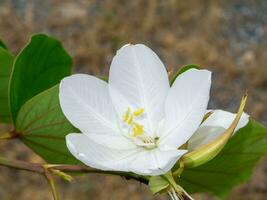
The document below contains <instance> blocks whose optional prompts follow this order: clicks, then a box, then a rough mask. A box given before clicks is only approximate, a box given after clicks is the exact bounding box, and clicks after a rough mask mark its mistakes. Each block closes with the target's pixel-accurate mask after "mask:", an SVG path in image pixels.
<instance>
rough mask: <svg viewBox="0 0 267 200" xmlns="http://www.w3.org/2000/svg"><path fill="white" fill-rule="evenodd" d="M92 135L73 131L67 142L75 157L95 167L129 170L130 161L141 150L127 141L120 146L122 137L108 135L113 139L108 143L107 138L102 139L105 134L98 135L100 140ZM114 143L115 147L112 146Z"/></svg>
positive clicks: (67, 137)
mask: <svg viewBox="0 0 267 200" xmlns="http://www.w3.org/2000/svg"><path fill="white" fill-rule="evenodd" d="M90 135H91V134H76V133H72V134H69V135H67V136H66V143H67V147H68V149H69V151H70V152H71V153H72V154H73V156H74V157H76V158H77V159H78V160H80V161H82V162H83V163H84V164H86V165H88V166H90V167H93V168H97V169H101V170H113V171H129V165H130V163H131V162H132V160H134V159H135V156H136V154H137V153H138V152H140V151H141V149H139V148H137V147H136V146H135V145H133V144H131V143H130V142H129V143H127V142H126V141H124V142H125V143H124V142H123V143H122V145H123V146H119V143H120V141H121V140H122V138H121V137H120V138H110V137H108V138H107V139H111V142H110V144H109V145H107V143H106V142H107V140H104V139H103V140H101V139H100V137H104V135H102V136H101V135H99V136H98V139H100V140H99V142H96V138H94V137H90ZM116 140H117V141H116ZM112 144H113V145H114V148H113V146H111V145H112ZM127 144H129V147H128V148H126V146H127Z"/></svg>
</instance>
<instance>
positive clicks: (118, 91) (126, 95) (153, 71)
mask: <svg viewBox="0 0 267 200" xmlns="http://www.w3.org/2000/svg"><path fill="white" fill-rule="evenodd" d="M109 86H110V87H109V89H110V95H111V98H112V100H113V103H114V105H115V108H116V110H117V111H118V114H119V116H122V115H123V113H124V112H125V111H126V110H127V108H128V107H131V108H132V109H138V108H144V109H145V113H146V116H147V119H148V120H147V123H146V126H147V128H148V129H149V131H150V132H154V130H155V128H156V127H157V124H158V122H159V121H160V120H161V119H162V118H163V116H164V101H165V98H166V95H167V93H168V91H169V87H170V86H169V81H168V75H167V71H166V69H165V67H164V65H163V64H162V62H161V60H160V59H159V57H158V56H157V55H156V54H155V53H154V52H153V51H152V50H151V49H149V48H148V47H146V46H145V45H142V44H137V45H125V46H124V47H122V48H121V49H119V50H118V51H117V54H116V56H115V57H114V58H113V60H112V63H111V68H110V73H109Z"/></svg>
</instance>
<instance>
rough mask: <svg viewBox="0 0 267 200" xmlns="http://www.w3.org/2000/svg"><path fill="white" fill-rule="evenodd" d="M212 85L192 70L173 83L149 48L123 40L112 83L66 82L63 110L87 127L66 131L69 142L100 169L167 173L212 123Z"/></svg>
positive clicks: (206, 75) (86, 78) (85, 78)
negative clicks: (209, 109) (77, 131)
mask: <svg viewBox="0 0 267 200" xmlns="http://www.w3.org/2000/svg"><path fill="white" fill-rule="evenodd" d="M210 85H211V72H209V71H207V70H196V69H191V70H188V71H187V72H185V73H183V74H181V75H180V76H179V77H178V78H176V80H175V82H174V84H173V86H172V87H171V88H170V85H169V80H168V75H167V72H166V69H165V67H164V65H163V64H162V62H161V60H160V59H159V57H158V56H157V55H156V54H155V53H154V52H153V51H152V50H151V49H149V48H148V47H146V46H144V45H142V44H137V45H125V46H124V47H122V48H121V49H120V50H118V52H117V54H116V56H115V57H114V58H113V60H112V63H111V68H110V73H109V81H108V83H106V82H104V81H102V80H100V79H98V78H96V77H93V76H90V75H84V74H76V75H72V76H70V77H67V78H65V79H63V80H62V82H61V84H60V93H59V97H60V105H61V108H62V110H63V113H64V114H65V116H66V117H67V119H68V120H69V121H70V122H71V123H72V124H73V125H74V126H75V127H77V128H78V129H80V131H81V132H82V134H77V133H71V134H69V135H67V137H66V142H67V147H68V149H69V150H70V152H71V153H72V154H73V155H74V156H75V157H76V158H77V159H79V160H81V161H82V162H83V163H85V164H86V165H88V166H91V167H94V168H98V169H101V170H114V171H126V172H134V173H136V174H141V175H160V174H164V173H166V172H167V171H169V170H170V169H171V168H172V167H173V165H174V164H175V163H176V162H177V160H179V158H180V157H181V156H182V155H184V154H185V153H186V152H187V150H182V149H178V148H179V147H180V146H182V145H183V144H184V143H186V142H187V141H188V140H189V139H190V138H191V136H192V135H193V134H194V133H195V132H196V134H195V135H203V133H202V129H203V128H205V127H206V126H205V124H207V126H208V125H209V124H208V122H209V121H210V119H212V118H211V117H212V116H210V117H209V118H208V119H207V120H206V121H205V122H204V123H203V125H201V126H200V124H201V122H202V120H203V117H204V115H205V113H206V110H207V104H208V100H209V91H210ZM214 114H215V113H214ZM214 114H213V115H214ZM230 120H231V119H230ZM219 122H220V121H218V120H217V124H216V125H218V126H219V127H222V128H225V127H226V128H227V124H226V123H225V124H223V125H220V123H219ZM222 122H223V121H222ZM224 125H225V126H224ZM199 127H200V129H198V128H199ZM211 133H213V132H211ZM201 137H202V136H201ZM202 138H204V137H202ZM209 138H210V136H208V137H207V139H205V141H206V140H209ZM196 140H198V138H197V139H196ZM196 140H194V136H193V137H192V138H191V142H190V144H189V146H191V147H192V146H193V147H192V148H194V146H196V143H197V142H194V141H196ZM192 141H193V142H192ZM199 141H200V140H199ZM203 141H204V140H203ZM201 142H202V140H201ZM191 143H192V144H191ZM202 143H203V142H202Z"/></svg>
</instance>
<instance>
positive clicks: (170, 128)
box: [159, 69, 211, 148]
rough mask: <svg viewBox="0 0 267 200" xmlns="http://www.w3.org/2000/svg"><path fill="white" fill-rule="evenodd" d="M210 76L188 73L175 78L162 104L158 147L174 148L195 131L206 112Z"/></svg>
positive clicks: (201, 71)
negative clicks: (161, 127) (163, 108)
mask: <svg viewBox="0 0 267 200" xmlns="http://www.w3.org/2000/svg"><path fill="white" fill-rule="evenodd" d="M210 85H211V72H210V71H208V70H197V69H190V70H188V71H186V72H184V73H183V74H181V75H180V76H178V77H177V78H176V80H175V82H174V84H173V86H172V87H171V89H170V92H169V94H168V96H167V99H166V102H165V114H166V118H165V124H164V131H162V132H161V135H160V136H159V138H160V139H159V142H160V146H164V148H178V147H179V146H181V145H183V144H184V143H185V142H186V141H187V140H188V139H189V138H190V137H191V136H192V135H193V133H194V132H195V131H196V130H197V128H198V127H199V125H200V123H201V121H202V119H203V116H204V114H205V112H206V109H207V104H208V101H209V93H210Z"/></svg>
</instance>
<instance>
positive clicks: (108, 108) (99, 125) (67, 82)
mask: <svg viewBox="0 0 267 200" xmlns="http://www.w3.org/2000/svg"><path fill="white" fill-rule="evenodd" d="M59 100H60V106H61V108H62V111H63V113H64V115H65V116H66V117H67V119H68V120H69V121H70V122H71V123H72V124H73V125H74V126H75V127H77V128H78V129H80V130H81V131H82V132H87V133H91V132H93V133H99V134H117V133H118V128H117V118H116V112H115V110H114V108H113V105H112V102H111V99H110V96H109V91H108V86H107V83H106V82H104V81H102V80H100V79H98V78H96V77H93V76H90V75H86V74H76V75H72V76H69V77H67V78H64V79H63V80H62V81H61V83H60V90H59Z"/></svg>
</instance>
